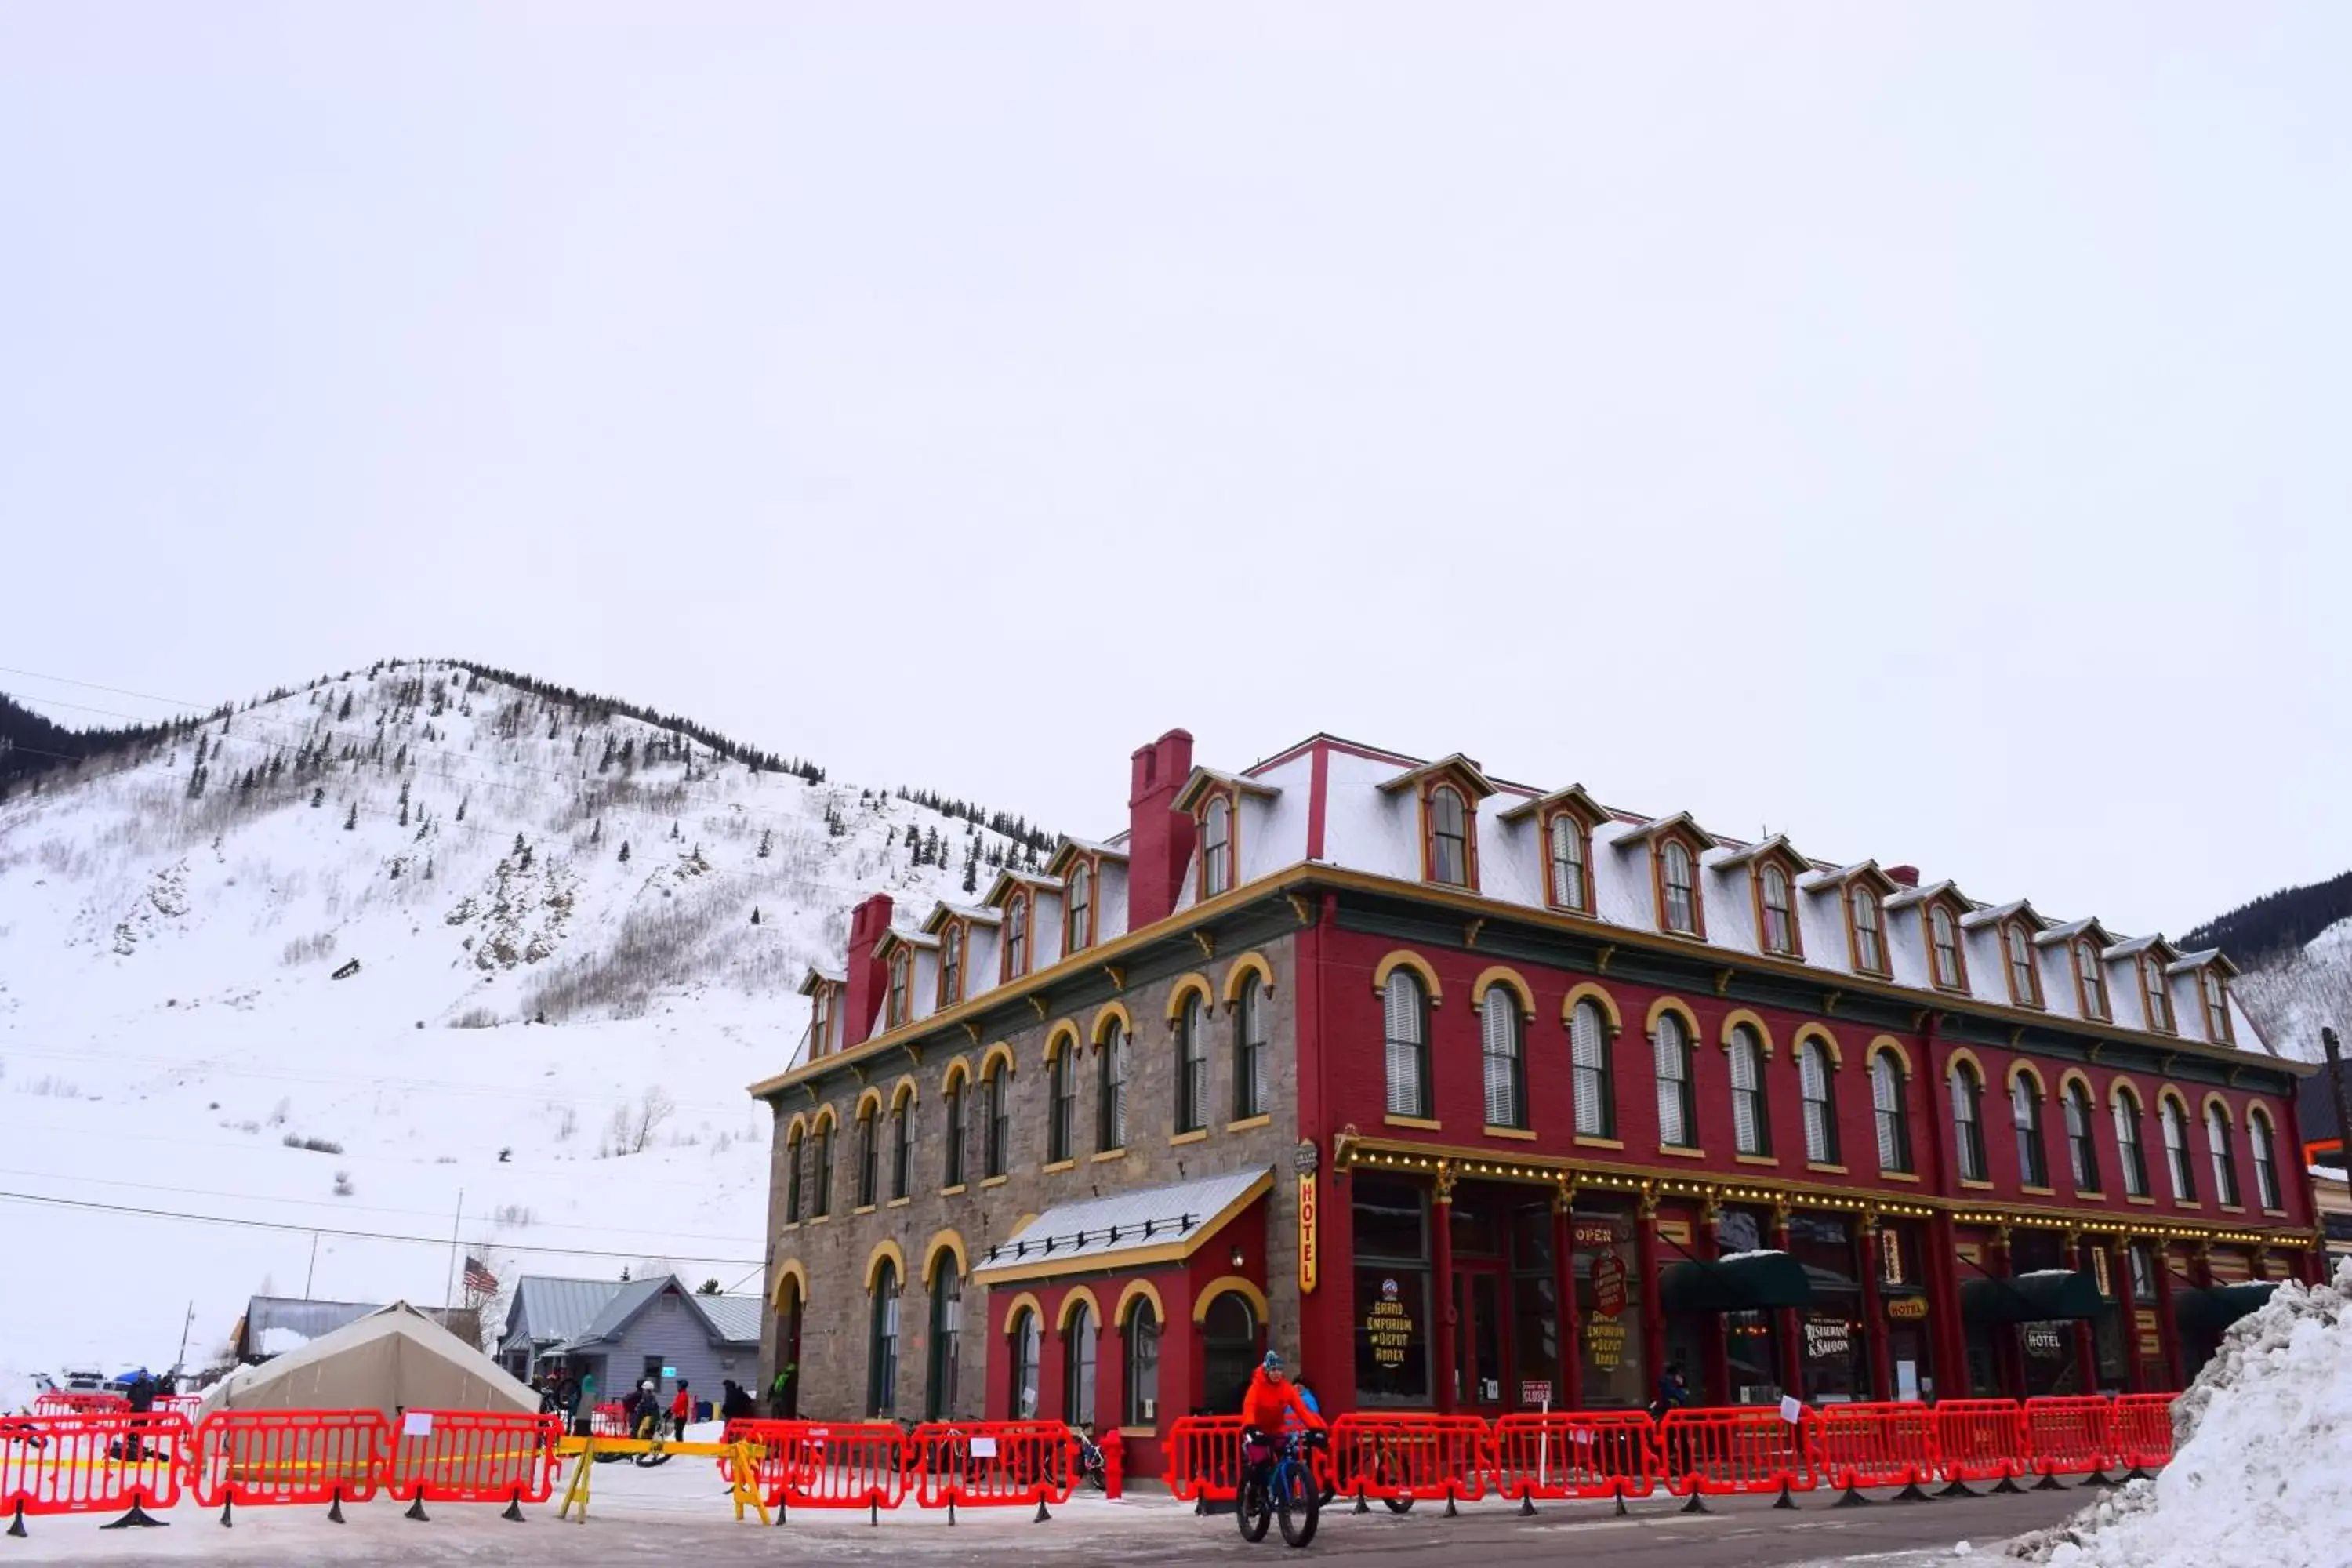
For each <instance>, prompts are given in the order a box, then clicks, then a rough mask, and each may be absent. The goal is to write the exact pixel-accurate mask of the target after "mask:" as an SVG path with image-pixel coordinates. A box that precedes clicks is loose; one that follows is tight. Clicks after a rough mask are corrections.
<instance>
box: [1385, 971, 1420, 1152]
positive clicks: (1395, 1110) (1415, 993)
mask: <svg viewBox="0 0 2352 1568" xmlns="http://www.w3.org/2000/svg"><path fill="white" fill-rule="evenodd" d="M1385 1003H1386V1006H1387V1011H1388V1023H1387V1031H1388V1053H1387V1056H1388V1060H1387V1067H1388V1109H1389V1114H1390V1115H1391V1116H1418V1115H1420V1114H1421V1107H1422V1097H1421V982H1420V980H1419V979H1418V978H1417V977H1415V976H1414V975H1413V973H1412V972H1411V971H1410V970H1403V969H1400V970H1398V971H1397V972H1396V973H1393V974H1391V975H1390V976H1389V980H1388V990H1387V993H1386V995H1385Z"/></svg>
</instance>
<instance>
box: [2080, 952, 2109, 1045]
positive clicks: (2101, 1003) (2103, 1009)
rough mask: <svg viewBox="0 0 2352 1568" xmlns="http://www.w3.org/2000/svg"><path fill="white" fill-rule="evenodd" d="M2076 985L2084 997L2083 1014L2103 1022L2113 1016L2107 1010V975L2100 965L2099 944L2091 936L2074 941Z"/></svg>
mask: <svg viewBox="0 0 2352 1568" xmlns="http://www.w3.org/2000/svg"><path fill="white" fill-rule="evenodd" d="M2074 985H2075V989H2076V991H2077V993H2078V994H2080V996H2081V998H2082V1003H2083V1016H2084V1017H2085V1018H2095V1019H2097V1020H2098V1021H2099V1022H2101V1023H2103V1024H2104V1023H2105V1022H2107V1021H2108V1019H2109V1018H2110V1017H2112V1016H2113V1015H2111V1014H2110V1013H2109V1012H2108V1011H2107V977H2106V972H2105V970H2103V969H2102V968H2100V966H2099V944H2098V943H2097V942H2093V941H2092V940H2091V939H2090V938H2089V937H2078V938H2076V939H2075V942H2074Z"/></svg>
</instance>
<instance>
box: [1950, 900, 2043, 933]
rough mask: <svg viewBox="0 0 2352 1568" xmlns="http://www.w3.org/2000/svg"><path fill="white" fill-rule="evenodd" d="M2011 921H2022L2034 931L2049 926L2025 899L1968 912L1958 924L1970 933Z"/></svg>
mask: <svg viewBox="0 0 2352 1568" xmlns="http://www.w3.org/2000/svg"><path fill="white" fill-rule="evenodd" d="M2012 919H2015V920H2022V921H2024V922H2025V923H2026V924H2027V925H2029V926H2031V927H2032V928H2033V929H2034V930H2035V931H2041V930H2043V929H2044V928H2046V927H2047V926H2048V925H2049V924H2050V922H2049V921H2048V920H2046V919H2045V918H2043V916H2042V913H2041V912H2040V911H2039V910H2036V909H2034V907H2033V905H2032V902H2031V901H2030V900H2025V899H2012V900H2010V901H2009V902H2008V903H2005V904H1996V905H1993V906H1991V907H1990V908H1988V909H1981V910H1969V912H1968V913H1967V914H1964V915H1962V916H1961V917H1960V924H1962V925H1963V926H1966V927H1967V928H1968V929H1969V930H1970V931H1980V930H1982V929H1983V928H1984V927H1986V926H1990V925H1999V924H2000V922H2001V921H2007V920H2012Z"/></svg>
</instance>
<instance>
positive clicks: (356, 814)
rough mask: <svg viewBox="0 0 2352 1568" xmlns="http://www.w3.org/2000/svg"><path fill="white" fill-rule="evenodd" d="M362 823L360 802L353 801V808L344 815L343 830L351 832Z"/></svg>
mask: <svg viewBox="0 0 2352 1568" xmlns="http://www.w3.org/2000/svg"><path fill="white" fill-rule="evenodd" d="M359 825H360V803H359V802H358V801H353V802H352V809H351V810H350V811H349V812H348V813H347V814H345V816H344V817H343V831H344V832H346V833H349V832H351V831H352V829H353V828H356V827H357V826H359Z"/></svg>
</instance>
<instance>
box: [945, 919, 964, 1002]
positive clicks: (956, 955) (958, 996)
mask: <svg viewBox="0 0 2352 1568" xmlns="http://www.w3.org/2000/svg"><path fill="white" fill-rule="evenodd" d="M962 1000H963V927H961V926H960V925H958V924H957V923H956V922H955V921H949V922H948V923H947V924H946V925H945V926H942V927H941V928H940V1006H942V1007H952V1006H954V1005H956V1004H957V1003H959V1002H961V1001H962Z"/></svg>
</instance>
